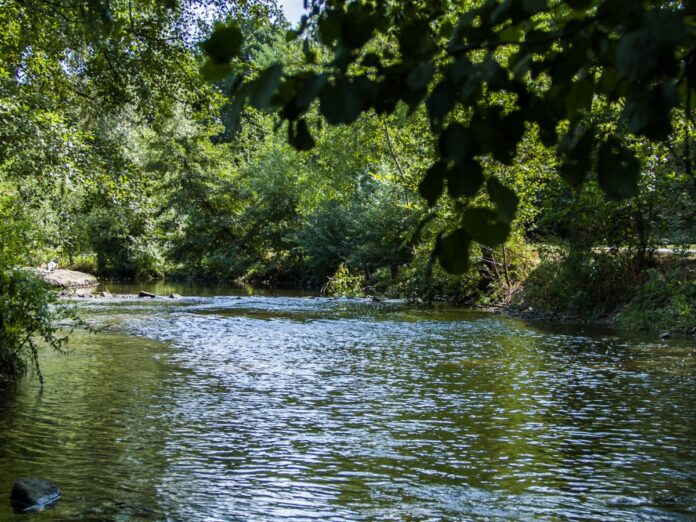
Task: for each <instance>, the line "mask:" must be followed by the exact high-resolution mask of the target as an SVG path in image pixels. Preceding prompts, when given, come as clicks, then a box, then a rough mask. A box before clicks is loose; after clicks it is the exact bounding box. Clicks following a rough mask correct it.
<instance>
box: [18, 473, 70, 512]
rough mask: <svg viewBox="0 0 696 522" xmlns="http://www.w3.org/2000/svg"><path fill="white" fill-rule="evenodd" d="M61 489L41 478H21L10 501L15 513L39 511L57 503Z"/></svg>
mask: <svg viewBox="0 0 696 522" xmlns="http://www.w3.org/2000/svg"><path fill="white" fill-rule="evenodd" d="M59 498H60V488H59V487H58V486H56V485H55V484H54V483H53V482H51V481H50V480H46V479H41V478H21V479H18V480H17V481H16V482H15V483H14V486H13V487H12V493H11V495H10V501H11V502H12V508H13V509H14V510H15V512H28V511H39V510H41V509H43V508H46V507H49V506H51V505H53V504H54V503H56V502H57V501H58V499H59Z"/></svg>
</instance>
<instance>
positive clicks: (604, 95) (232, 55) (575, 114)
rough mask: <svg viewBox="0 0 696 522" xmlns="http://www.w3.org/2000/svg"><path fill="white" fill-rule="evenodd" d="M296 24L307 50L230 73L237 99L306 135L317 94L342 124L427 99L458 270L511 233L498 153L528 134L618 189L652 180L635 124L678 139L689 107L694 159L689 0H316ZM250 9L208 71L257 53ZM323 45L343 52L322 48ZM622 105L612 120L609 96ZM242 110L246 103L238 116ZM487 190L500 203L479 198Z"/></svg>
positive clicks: (216, 43)
mask: <svg viewBox="0 0 696 522" xmlns="http://www.w3.org/2000/svg"><path fill="white" fill-rule="evenodd" d="M306 4H309V5H308V8H309V13H310V14H309V15H308V16H305V17H303V19H302V21H301V23H300V25H299V27H298V28H297V29H296V30H291V31H289V32H288V35H287V38H288V39H289V40H298V41H301V42H302V49H303V52H304V62H303V63H302V64H300V65H298V64H292V66H290V67H288V66H284V64H283V63H275V64H272V65H270V66H268V67H266V68H265V69H264V70H262V71H260V72H259V73H258V74H256V75H255V76H254V77H253V78H251V79H249V78H248V76H249V75H247V74H245V73H242V74H237V75H236V76H235V77H233V78H232V79H231V80H230V79H228V80H227V82H228V85H230V89H229V92H230V98H231V105H230V111H231V112H232V114H239V113H240V111H241V109H242V107H243V106H244V104H245V103H248V104H251V105H253V106H255V107H257V108H260V109H265V110H270V111H273V112H276V113H277V114H279V116H280V118H281V119H282V120H283V121H286V122H287V130H288V140H289V142H290V143H291V144H292V145H293V146H294V147H295V148H297V149H299V150H309V149H311V148H313V147H314V146H315V140H314V138H313V136H312V130H311V127H310V120H308V118H307V114H308V113H309V111H310V108H311V107H312V106H313V104H315V103H317V102H318V105H319V111H320V113H321V115H322V117H323V119H324V120H325V121H326V122H327V123H329V124H331V125H343V124H352V123H353V122H355V121H356V120H357V118H358V117H359V116H360V114H361V113H363V112H365V111H370V110H373V111H374V112H375V113H377V114H378V115H385V114H392V113H394V111H395V110H396V108H397V105H398V104H399V103H400V102H401V103H403V104H405V105H406V106H407V107H408V108H409V110H410V111H415V110H416V109H417V108H418V107H419V106H421V105H423V104H424V105H425V106H426V107H427V111H428V115H429V120H430V128H431V130H432V134H433V138H434V140H436V142H437V152H436V157H435V158H434V163H433V164H432V166H431V167H430V169H429V170H428V172H427V174H426V175H425V176H424V177H423V179H422V181H421V183H420V186H419V189H420V193H421V195H422V196H423V197H424V198H425V199H426V200H427V201H428V203H429V204H430V205H434V204H435V203H436V201H437V200H438V199H439V198H441V197H443V194H444V192H445V190H447V193H448V194H449V196H450V197H451V198H453V199H454V200H455V201H456V204H457V209H458V212H457V217H456V218H455V219H453V222H452V225H451V226H450V227H449V228H448V229H446V230H444V231H442V232H441V233H440V235H439V236H438V239H437V242H436V246H435V250H434V256H435V257H437V258H438V259H439V261H440V263H441V265H442V266H443V267H444V268H445V269H447V270H448V271H450V272H453V273H462V272H464V271H465V270H466V269H467V268H468V262H467V252H468V250H469V246H470V245H471V243H472V242H478V243H480V244H482V245H485V246H489V247H494V246H497V245H500V244H502V243H503V242H504V241H505V240H506V238H507V237H508V235H509V232H510V228H511V222H512V221H513V219H514V217H515V215H516V210H517V206H518V198H517V195H516V194H515V192H514V191H513V190H511V189H510V188H508V187H507V186H505V185H504V184H502V183H501V182H500V181H499V179H498V177H496V176H494V175H492V174H491V173H490V172H489V169H484V168H482V165H485V164H486V163H490V162H495V163H497V164H502V165H509V164H511V163H512V161H513V159H514V158H515V156H516V152H517V147H518V145H519V144H520V142H521V140H522V139H523V137H524V136H525V135H527V134H528V133H530V132H535V133H538V136H539V139H540V140H541V142H542V143H543V144H544V145H546V146H548V147H554V148H555V150H556V153H557V155H558V158H559V162H560V166H559V169H558V171H559V173H560V175H561V176H562V177H563V179H564V180H565V181H566V182H567V183H569V184H570V185H571V186H574V187H578V186H580V185H581V184H582V183H583V182H584V181H585V180H586V179H587V178H588V177H589V175H590V174H592V175H593V176H595V177H596V179H597V181H598V183H599V185H600V187H601V188H602V190H603V192H604V194H605V195H606V196H607V197H608V198H609V199H611V200H617V201H619V200H623V199H626V198H629V197H632V196H633V195H635V194H636V192H637V190H638V181H639V178H640V173H641V164H640V161H639V160H638V159H637V157H636V155H635V153H634V151H633V150H632V149H631V147H629V146H628V145H627V140H626V138H627V137H629V136H638V137H644V138H647V139H650V140H656V141H665V140H666V139H667V138H668V136H669V135H670V133H671V132H672V128H673V121H674V118H679V119H681V120H683V121H685V126H686V127H687V129H688V131H687V135H688V136H689V137H688V138H687V139H686V140H685V141H684V148H683V150H681V151H676V153H677V154H679V155H681V160H682V161H683V163H684V164H685V166H686V171H687V172H688V175H689V176H693V175H694V174H693V173H694V165H693V164H694V152H693V139H692V136H693V132H694V120H693V115H692V110H693V107H694V104H695V103H696V96H695V95H694V90H695V89H696V29H695V27H696V24H695V16H696V12H695V11H694V9H693V5H692V4H690V3H689V2H657V3H647V2H643V1H639V0H573V1H571V2H559V1H550V2H549V1H546V0H504V1H500V0H486V1H485V2H466V1H463V2H455V1H453V0H437V1H431V0H420V1H419V0H415V1H409V2H402V1H396V0H392V1H386V2H381V1H371V0H355V1H350V0H325V1H324V0H312V1H311V2H306ZM242 45H243V36H242V31H241V29H240V27H239V26H238V25H237V24H235V23H228V24H226V25H219V26H217V27H216V29H215V30H214V31H213V33H212V34H211V35H210V37H209V38H208V39H207V40H206V41H205V42H203V44H202V48H203V50H204V52H205V53H206V55H207V57H208V59H207V62H206V64H205V65H204V66H203V69H202V71H203V74H204V75H205V76H206V77H207V78H208V79H210V80H218V79H220V78H223V77H224V76H226V75H227V74H228V73H230V72H231V71H232V70H233V67H232V66H233V65H234V64H235V63H239V62H240V61H243V58H242V57H241V56H240V49H241V48H242ZM322 56H328V59H325V60H322V59H321V57H322ZM598 104H599V105H601V106H607V105H609V106H612V107H616V108H617V109H618V111H617V112H618V114H619V115H618V117H617V118H616V119H615V120H613V121H605V120H603V119H602V118H598V117H597V116H596V114H595V110H594V109H595V108H596V106H597V105H598ZM232 121H235V118H232ZM695 184H696V178H695ZM482 192H483V193H485V194H486V195H487V199H488V201H489V202H490V204H491V206H489V205H480V204H472V203H471V201H472V200H473V198H475V196H477V195H478V194H480V193H482Z"/></svg>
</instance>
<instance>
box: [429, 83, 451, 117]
mask: <svg viewBox="0 0 696 522" xmlns="http://www.w3.org/2000/svg"><path fill="white" fill-rule="evenodd" d="M456 101H457V98H456V93H455V92H454V89H453V88H452V86H451V85H450V84H449V83H447V82H446V81H442V82H440V83H438V84H437V86H436V87H435V89H433V92H432V93H431V94H430V96H429V97H428V99H427V100H426V102H425V105H426V106H427V108H428V114H429V115H430V119H431V120H432V121H438V120H441V119H442V118H444V117H445V116H446V115H447V114H448V113H449V112H450V111H451V110H452V109H453V108H454V104H455V103H456Z"/></svg>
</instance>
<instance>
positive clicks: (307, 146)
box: [288, 119, 316, 151]
mask: <svg viewBox="0 0 696 522" xmlns="http://www.w3.org/2000/svg"><path fill="white" fill-rule="evenodd" d="M288 142H289V143H290V145H292V146H293V147H295V149H297V150H301V151H306V150H311V149H313V148H314V146H315V145H316V143H315V141H314V138H312V135H311V134H310V133H309V128H308V127H307V122H306V121H305V120H304V119H302V120H297V123H296V124H295V125H293V122H288Z"/></svg>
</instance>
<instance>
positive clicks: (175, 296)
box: [169, 294, 181, 299]
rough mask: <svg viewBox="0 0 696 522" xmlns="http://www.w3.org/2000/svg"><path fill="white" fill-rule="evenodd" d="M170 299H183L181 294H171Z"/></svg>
mask: <svg viewBox="0 0 696 522" xmlns="http://www.w3.org/2000/svg"><path fill="white" fill-rule="evenodd" d="M169 299H181V296H180V295H179V294H170V295H169Z"/></svg>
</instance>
